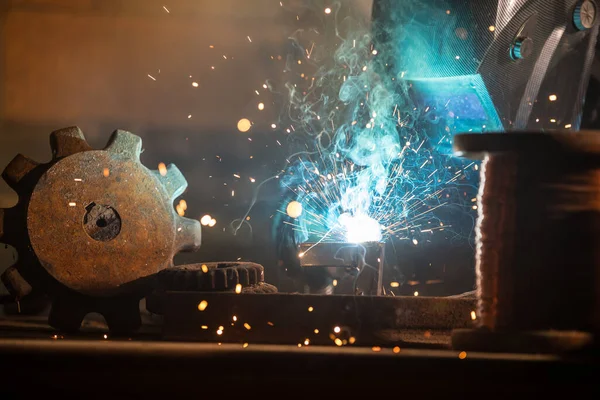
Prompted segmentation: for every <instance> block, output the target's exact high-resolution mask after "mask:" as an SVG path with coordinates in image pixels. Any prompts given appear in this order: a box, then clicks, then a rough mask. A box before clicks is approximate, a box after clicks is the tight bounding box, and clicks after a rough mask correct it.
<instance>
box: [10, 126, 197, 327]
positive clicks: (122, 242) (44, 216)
mask: <svg viewBox="0 0 600 400" xmlns="http://www.w3.org/2000/svg"><path fill="white" fill-rule="evenodd" d="M141 144H142V143H141V139H140V138H139V137H138V136H136V135H134V134H132V133H129V132H126V131H122V130H117V131H115V132H114V133H113V134H112V136H111V138H110V140H109V142H108V145H107V146H106V147H105V148H104V149H103V150H94V149H92V148H91V147H90V145H89V144H88V143H87V141H86V140H85V138H84V136H83V133H82V132H81V130H80V129H79V128H77V127H70V128H65V129H61V130H58V131H55V132H53V133H52V134H51V135H50V145H51V148H52V160H51V161H50V162H49V163H47V164H40V163H37V162H35V161H33V160H30V159H29V158H27V157H25V156H23V155H21V154H19V155H17V156H16V157H15V158H14V159H13V160H12V161H11V162H10V163H9V164H8V166H7V167H6V169H5V170H4V172H3V173H2V178H3V179H4V180H5V181H6V182H7V183H8V184H9V186H10V187H11V188H13V189H14V190H15V191H16V192H17V194H18V196H19V201H18V203H17V205H16V206H15V207H13V208H9V209H0V242H3V243H6V244H9V245H11V246H13V247H15V248H16V250H17V252H18V255H19V258H18V261H17V263H16V264H15V265H13V266H12V267H10V268H9V269H8V270H7V271H6V272H5V273H4V274H3V276H2V280H3V282H4V283H5V286H6V287H7V288H8V289H9V291H10V292H11V294H12V295H13V296H14V297H15V298H16V299H17V300H18V299H20V298H23V297H25V296H27V295H29V294H30V293H31V292H32V291H33V292H43V293H46V294H47V295H48V296H49V298H50V299H51V301H52V310H51V313H50V321H49V322H50V324H51V325H53V326H54V327H56V328H59V329H69V330H73V329H77V328H79V326H80V324H81V320H82V319H83V317H84V316H85V314H87V313H89V312H99V313H101V314H103V315H104V317H105V318H106V320H107V323H108V324H109V328H110V329H111V330H113V331H115V330H116V331H129V330H132V329H135V328H136V327H137V326H139V319H140V317H139V307H138V303H139V300H140V298H142V297H143V296H145V295H146V294H147V293H148V292H149V291H150V290H152V289H153V288H154V286H155V278H154V275H155V274H156V273H157V272H158V271H160V270H163V269H165V268H168V267H172V266H173V256H174V255H175V254H176V253H178V252H180V251H194V250H197V249H198V248H199V246H200V237H201V231H200V229H201V228H200V223H199V222H198V221H196V220H192V219H188V218H183V217H180V216H179V215H178V214H177V213H176V212H175V209H174V207H173V201H174V200H175V198H177V197H178V196H180V195H181V194H182V193H183V192H184V190H185V189H186V187H187V182H186V180H185V178H184V177H183V175H182V174H181V172H180V171H179V169H177V167H176V166H174V165H169V166H168V168H167V169H166V171H165V170H162V171H151V170H149V169H147V168H146V167H144V166H143V165H142V164H141V162H140V153H141V148H142V146H141Z"/></svg>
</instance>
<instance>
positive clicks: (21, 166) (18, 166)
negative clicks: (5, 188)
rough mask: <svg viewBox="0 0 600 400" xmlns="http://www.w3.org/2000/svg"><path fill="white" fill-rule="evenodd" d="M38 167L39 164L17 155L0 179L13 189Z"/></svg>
mask: <svg viewBox="0 0 600 400" xmlns="http://www.w3.org/2000/svg"><path fill="white" fill-rule="evenodd" d="M38 165H40V164H39V163H37V162H35V161H33V160H32V159H30V158H28V157H25V156H24V155H23V154H17V155H16V157H15V158H13V159H12V161H11V162H9V163H8V165H7V166H6V168H5V169H4V172H2V178H3V179H4V180H5V181H6V183H8V185H9V186H10V187H11V188H13V189H15V188H16V187H17V186H18V185H19V182H20V181H21V180H22V179H23V178H24V177H25V176H26V175H27V174H28V173H29V172H31V171H32V170H33V169H34V168H35V167H37V166H38Z"/></svg>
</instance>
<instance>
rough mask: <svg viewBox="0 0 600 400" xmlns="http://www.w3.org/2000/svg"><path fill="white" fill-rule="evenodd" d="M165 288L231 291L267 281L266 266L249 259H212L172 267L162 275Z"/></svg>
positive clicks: (162, 284)
mask: <svg viewBox="0 0 600 400" xmlns="http://www.w3.org/2000/svg"><path fill="white" fill-rule="evenodd" d="M158 281H159V285H160V288H161V289H163V290H165V291H186V290H189V291H200V292H202V291H214V290H216V291H231V290H235V289H236V286H237V285H238V284H240V285H242V288H244V287H247V286H250V285H256V284H259V283H262V282H264V281H265V270H264V268H263V266H262V265H259V264H255V263H251V262H245V261H242V262H240V261H233V262H209V263H203V264H188V265H180V266H177V267H173V268H169V269H166V270H164V271H161V272H160V273H159V274H158Z"/></svg>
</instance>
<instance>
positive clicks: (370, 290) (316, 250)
mask: <svg viewBox="0 0 600 400" xmlns="http://www.w3.org/2000/svg"><path fill="white" fill-rule="evenodd" d="M384 250H385V243H382V242H367V243H361V244H353V243H331V242H322V243H318V244H315V243H302V244H301V245H300V246H299V247H298V257H299V260H300V266H301V267H302V268H303V269H304V270H305V276H306V280H307V284H308V286H309V292H310V293H314V294H317V293H318V294H333V293H334V292H335V293H338V294H339V293H341V292H344V291H343V290H342V287H341V286H340V287H339V288H338V287H337V286H336V287H335V288H334V287H333V285H332V281H333V279H337V280H338V284H339V283H340V282H339V280H341V279H342V278H344V277H347V276H348V275H350V281H351V284H350V285H349V286H350V288H349V291H348V290H346V291H347V292H348V293H345V294H365V295H377V296H380V295H381V294H382V292H383V263H384V259H385V257H384V255H385V253H384ZM357 292H358V293H357Z"/></svg>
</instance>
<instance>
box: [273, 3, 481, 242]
mask: <svg viewBox="0 0 600 400" xmlns="http://www.w3.org/2000/svg"><path fill="white" fill-rule="evenodd" d="M338 11H339V7H338V8H336V9H335V10H334V13H335V24H334V25H335V26H334V28H332V29H330V30H329V31H328V30H327V29H325V31H324V33H322V34H318V35H316V34H315V32H307V31H299V32H296V33H295V34H294V35H293V36H291V37H290V40H291V42H292V43H293V45H294V48H295V49H296V54H295V55H294V57H296V58H298V59H299V60H300V61H301V62H298V63H294V62H293V57H292V58H291V59H290V62H289V63H288V64H289V65H290V69H292V67H291V66H292V65H295V64H297V65H303V66H306V65H309V66H311V67H312V68H313V75H312V76H311V77H309V76H308V75H307V74H306V73H305V72H303V73H300V72H299V71H296V72H297V74H298V75H299V76H298V78H299V79H297V80H296V81H293V82H288V84H287V85H286V86H287V89H288V93H289V98H288V100H289V106H288V107H287V115H286V118H287V119H289V122H290V125H292V126H293V127H294V129H293V132H292V133H291V134H290V137H289V142H290V144H291V147H292V148H293V149H294V150H304V155H302V156H299V157H295V158H294V159H291V160H290V164H289V166H288V168H287V169H286V172H285V174H282V176H281V179H280V183H281V185H282V188H284V190H286V191H289V193H290V195H289V196H288V198H290V199H292V200H295V201H298V202H299V203H301V204H302V209H303V212H302V215H301V216H299V217H297V218H292V219H289V220H288V221H286V223H287V224H291V226H292V227H293V231H294V235H295V239H296V241H297V242H298V243H300V242H307V241H309V242H321V241H348V242H364V241H377V240H381V239H386V238H391V237H396V238H405V239H409V238H411V239H412V237H414V236H415V235H421V234H424V233H429V234H431V233H433V232H435V231H439V230H444V229H449V228H451V223H448V221H444V215H445V214H447V213H448V212H449V213H453V212H456V211H457V210H459V211H460V210H466V209H468V208H469V207H470V204H469V202H470V193H472V192H473V191H474V188H475V186H476V184H477V183H476V176H477V172H476V171H475V168H476V165H475V164H473V163H470V164H466V163H465V162H464V161H462V160H459V159H455V158H453V157H452V156H451V155H450V154H448V152H447V150H446V151H444V150H443V149H444V148H445V149H447V143H448V141H450V140H451V136H452V134H453V133H454V132H452V130H451V129H450V128H449V127H448V126H447V125H445V124H444V123H443V122H440V121H441V119H440V117H439V115H443V113H444V112H447V110H444V107H443V106H441V107H440V106H439V105H432V106H427V107H422V106H420V105H417V104H416V103H415V102H414V101H413V100H412V97H411V84H410V82H408V81H406V80H404V79H403V78H402V77H403V75H404V74H403V73H401V74H397V73H394V72H392V68H391V66H392V65H394V63H395V61H396V60H395V59H394V57H395V56H394V55H395V54H396V53H395V51H394V49H393V48H392V46H393V44H392V43H391V42H389V41H388V42H386V41H380V40H378V37H380V35H381V34H385V33H386V32H382V30H383V29H385V27H383V26H377V25H374V26H371V27H367V26H361V25H360V23H359V22H357V20H356V19H353V18H341V17H338V14H337V12H338ZM328 34H329V35H331V36H333V37H335V42H336V45H335V51H332V48H331V47H330V45H329V46H325V45H321V44H320V43H321V42H327V41H326V40H324V39H325V36H327V35H328ZM307 55H310V57H307ZM447 105H448V104H446V106H447ZM432 127H433V128H434V129H432ZM443 145H446V146H445V147H444V146H443ZM286 206H287V203H286V204H283V205H282V209H281V210H280V212H281V213H285V207H286ZM459 234H460V232H459Z"/></svg>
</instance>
